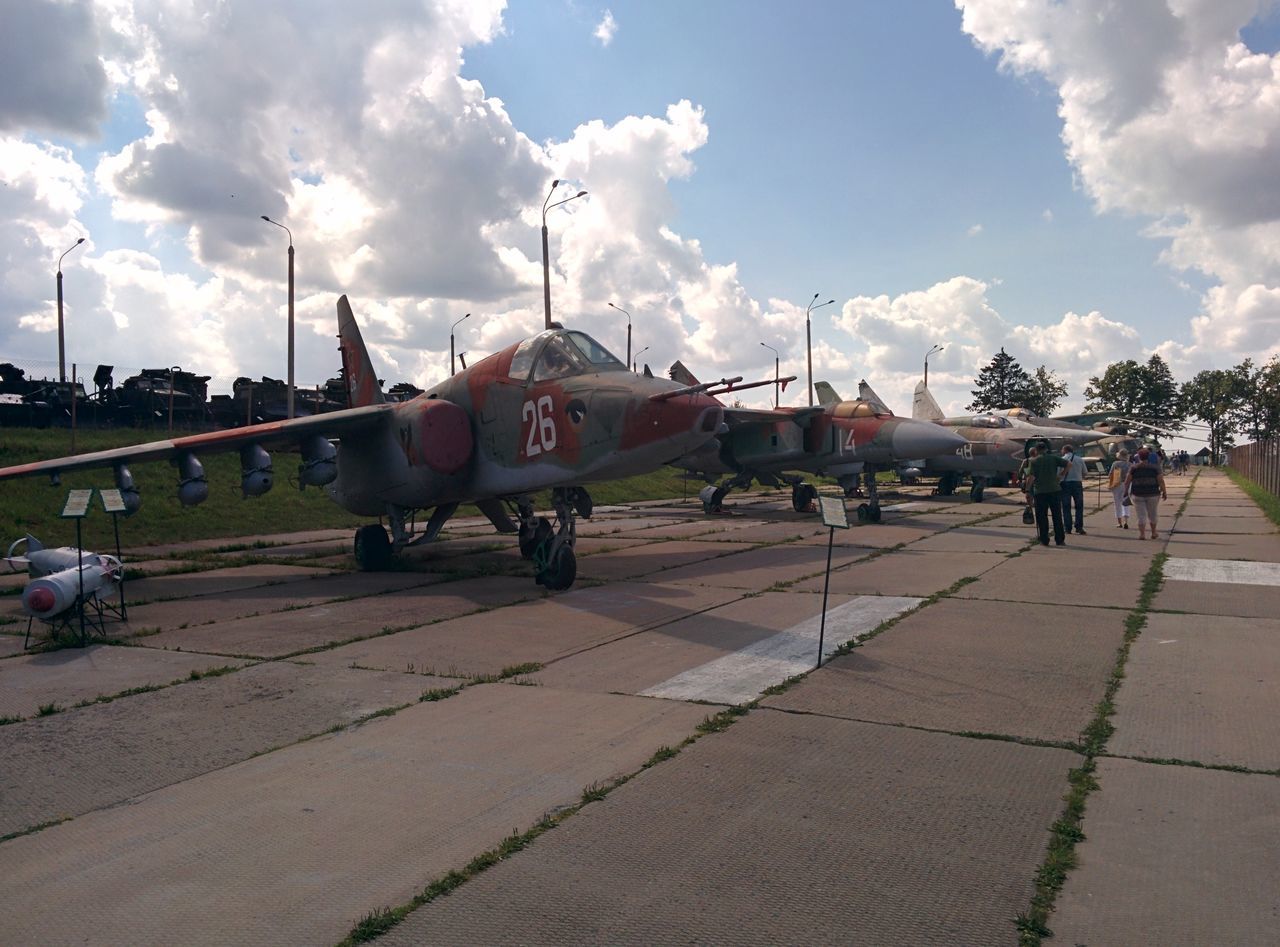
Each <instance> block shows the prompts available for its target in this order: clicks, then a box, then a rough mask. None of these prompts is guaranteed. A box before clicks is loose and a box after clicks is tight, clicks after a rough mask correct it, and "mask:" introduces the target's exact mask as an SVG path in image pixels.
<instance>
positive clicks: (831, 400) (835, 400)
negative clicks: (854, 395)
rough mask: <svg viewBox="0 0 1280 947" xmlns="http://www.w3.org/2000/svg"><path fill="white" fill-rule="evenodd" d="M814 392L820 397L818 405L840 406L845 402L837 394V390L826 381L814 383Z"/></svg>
mask: <svg viewBox="0 0 1280 947" xmlns="http://www.w3.org/2000/svg"><path fill="white" fill-rule="evenodd" d="M813 390H814V392H815V393H816V394H817V396H818V404H839V403H840V402H841V401H843V400H844V399H843V398H841V397H840V396H839V395H838V394H836V390H835V389H834V388H832V387H831V386H830V385H829V384H827V383H826V382H825V381H817V382H814V383H813Z"/></svg>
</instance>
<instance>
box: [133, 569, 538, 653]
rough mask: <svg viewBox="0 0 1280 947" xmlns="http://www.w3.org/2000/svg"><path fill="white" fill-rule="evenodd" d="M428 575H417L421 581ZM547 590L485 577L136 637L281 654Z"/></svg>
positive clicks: (191, 647)
mask: <svg viewBox="0 0 1280 947" xmlns="http://www.w3.org/2000/svg"><path fill="white" fill-rule="evenodd" d="M424 577H425V576H424V574H418V575H417V578H418V579H422V578H424ZM544 594H545V593H544V592H543V590H542V589H541V588H539V587H538V586H536V585H534V584H533V583H532V582H530V581H529V580H528V579H522V578H510V577H507V576H487V577H484V578H478V579H473V580H469V581H467V582H465V583H457V582H442V583H438V584H431V585H421V584H420V585H419V586H418V587H416V588H410V589H404V590H401V591H399V592H391V593H385V594H382V595H373V596H365V597H361V598H358V599H351V600H346V601H339V602H331V603H329V604H327V605H315V606H312V607H310V608H301V609H295V610H293V611H284V612H274V613H271V614H269V615H261V616H257V617H253V618H237V619H232V620H230V621H221V622H214V623H213V624H210V625H196V626H193V627H190V628H181V629H172V630H169V631H162V632H160V633H159V634H157V635H149V636H147V637H143V638H138V639H136V640H137V643H138V644H140V645H142V646H143V647H145V648H148V649H152V648H163V649H168V650H181V651H205V652H207V653H209V654H226V655H250V656H253V657H260V658H278V657H283V656H285V655H291V654H296V653H298V652H301V651H305V650H307V649H309V648H321V647H325V646H326V645H336V644H338V643H341V642H345V641H350V640H352V639H355V638H368V637H372V636H373V635H378V634H382V633H383V631H384V629H387V628H410V627H414V626H417V625H426V624H429V623H431V622H436V621H443V620H444V619H447V618H453V617H457V616H459V615H466V614H470V613H471V612H476V611H482V610H485V609H489V608H494V607H496V606H500V605H509V604H511V603H513V602H519V601H525V600H528V599H531V598H537V597H539V596H541V595H544Z"/></svg>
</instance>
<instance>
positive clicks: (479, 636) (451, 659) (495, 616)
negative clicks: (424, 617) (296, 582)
mask: <svg viewBox="0 0 1280 947" xmlns="http://www.w3.org/2000/svg"><path fill="white" fill-rule="evenodd" d="M737 597H738V594H737V593H736V592H734V591H732V590H724V589H715V588H711V587H701V588H698V587H692V586H675V585H660V584H656V583H632V582H619V583H612V584H610V585H607V586H601V587H599V588H594V589H579V590H577V591H575V592H574V594H573V595H563V596H553V597H548V598H543V599H539V600H537V601H533V602H526V603H523V604H518V605H509V606H507V607H506V608H502V609H498V610H496V611H490V612H484V613H481V614H478V615H472V616H469V617H464V618H456V619H452V620H450V621H444V622H438V623H436V624H434V625H428V626H426V627H425V628H414V629H411V630H409V631H402V632H399V633H397V634H394V635H384V636H379V637H377V638H369V639H366V640H364V641H357V642H354V643H352V644H349V645H344V646H342V647H340V648H333V649H331V650H329V651H321V652H317V653H316V654H313V655H308V657H307V660H310V661H315V662H316V663H318V664H331V665H339V666H347V665H355V666H358V667H373V668H386V669H388V670H394V671H407V670H411V669H412V670H413V671H415V672H417V673H419V674H422V673H430V672H431V671H433V670H434V671H436V672H437V673H447V674H450V675H453V676H458V675H463V676H479V675H486V674H498V673H499V672H501V671H502V669H503V668H505V667H512V666H515V665H518V664H527V663H530V662H534V663H538V664H547V663H550V662H552V661H557V660H560V659H562V658H564V657H567V656H568V655H571V654H575V653H577V652H580V651H584V650H587V649H590V648H594V647H596V646H597V645H600V644H603V643H604V642H607V641H612V640H614V639H616V638H621V637H624V636H626V635H630V634H633V633H635V632H637V631H642V630H644V629H645V628H651V627H655V626H659V625H663V624H666V623H668V622H671V621H675V620H677V619H679V618H683V617H685V616H688V615H691V614H693V615H696V614H698V613H700V612H703V611H706V610H707V609H710V608H714V607H716V606H717V605H722V604H724V603H725V602H728V601H732V600H734V599H736V598H737Z"/></svg>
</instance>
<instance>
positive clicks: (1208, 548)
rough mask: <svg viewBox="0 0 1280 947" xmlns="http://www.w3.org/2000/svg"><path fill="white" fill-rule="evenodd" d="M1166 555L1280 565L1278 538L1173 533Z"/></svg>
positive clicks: (1166, 548) (1279, 542)
mask: <svg viewBox="0 0 1280 947" xmlns="http://www.w3.org/2000/svg"><path fill="white" fill-rule="evenodd" d="M1165 552H1167V553H1168V554H1169V555H1171V556H1178V557H1180V558H1184V559H1248V560H1252V561H1255V562H1280V541H1277V537H1275V536H1255V535H1237V536H1224V535H1221V534H1218V533H1174V534H1173V536H1172V537H1171V538H1170V539H1169V543H1168V545H1167V546H1166V547H1165Z"/></svg>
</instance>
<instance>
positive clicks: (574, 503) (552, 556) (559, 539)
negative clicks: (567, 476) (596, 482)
mask: <svg viewBox="0 0 1280 947" xmlns="http://www.w3.org/2000/svg"><path fill="white" fill-rule="evenodd" d="M551 502H552V506H553V507H554V509H555V512H556V525H555V526H554V527H552V525H551V523H550V522H548V520H547V519H546V518H545V517H537V519H536V522H535V523H534V525H533V527H532V532H531V534H530V536H529V543H528V545H529V548H530V551H531V555H530V556H529V558H530V559H532V560H533V570H534V574H533V580H534V581H535V582H537V583H538V584H539V585H541V586H542V587H543V588H545V589H548V590H550V591H552V592H563V591H564V590H565V589H567V588H569V587H570V586H571V585H573V581H574V579H576V578H577V577H578V557H577V555H576V554H575V553H574V551H573V547H574V544H575V543H576V542H577V538H578V535H577V529H576V526H575V520H576V515H575V514H581V515H583V516H588V517H589V516H590V515H591V505H592V504H591V497H590V495H589V494H588V493H587V491H586V490H583V489H582V488H581V487H561V488H558V489H556V490H553V491H551ZM522 512H523V511H522ZM522 521H523V518H522ZM524 549H525V534H524V529H523V522H522V529H521V541H520V551H521V553H522V554H523V552H524Z"/></svg>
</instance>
